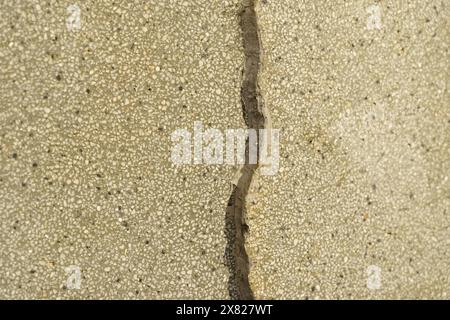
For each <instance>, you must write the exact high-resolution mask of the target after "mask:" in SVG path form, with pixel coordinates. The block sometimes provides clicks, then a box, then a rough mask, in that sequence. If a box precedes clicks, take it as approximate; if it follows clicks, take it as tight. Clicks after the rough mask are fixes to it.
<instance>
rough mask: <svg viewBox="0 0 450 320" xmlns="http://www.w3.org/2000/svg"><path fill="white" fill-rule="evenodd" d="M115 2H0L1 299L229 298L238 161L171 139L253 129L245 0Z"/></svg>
mask: <svg viewBox="0 0 450 320" xmlns="http://www.w3.org/2000/svg"><path fill="white" fill-rule="evenodd" d="M115 3H116V4H115V5H112V2H111V1H94V2H86V1H80V2H78V5H79V8H80V11H81V24H80V26H81V28H80V29H79V30H77V29H76V24H75V23H74V22H72V23H71V24H70V25H71V26H72V27H73V26H75V28H69V29H70V31H69V29H67V27H66V19H67V18H68V17H69V13H68V12H67V11H66V9H67V7H68V6H69V5H70V4H73V3H72V2H66V1H62V2H61V1H59V2H54V1H50V2H49V1H19V2H16V1H15V2H8V1H3V2H2V4H1V6H0V23H1V31H0V35H1V36H0V39H1V40H0V68H1V73H0V83H1V86H0V124H1V128H0V130H1V131H0V147H1V150H0V163H1V166H0V179H1V180H0V217H1V222H0V252H1V254H0V271H1V272H0V297H2V298H220V299H226V298H228V297H229V289H228V286H227V281H228V277H229V273H228V269H227V267H226V266H225V262H224V257H223V255H224V251H225V246H226V238H225V234H224V226H225V221H224V219H225V210H226V206H227V201H228V198H229V197H230V194H231V180H232V178H233V176H234V174H235V170H236V168H234V167H231V166H205V165H197V166H181V167H177V166H175V165H173V164H172V163H171V162H170V157H171V148H172V145H173V143H172V141H171V133H172V132H173V131H174V130H176V129H182V128H187V129H188V130H189V131H192V130H193V125H194V121H201V122H203V125H204V127H205V129H206V128H207V127H214V128H218V129H225V128H245V123H244V121H243V118H242V109H241V103H240V87H241V77H242V75H241V69H242V65H243V61H244V54H243V49H242V39H241V35H240V28H239V18H238V12H239V10H240V1H237V0H236V1H234V0H233V1H223V0H220V1H218V0H217V1H210V0H194V1H192V0H190V1H184V2H183V1H141V2H135V1H116V2H115ZM72 265H75V266H78V267H79V268H80V269H81V275H82V281H81V287H80V289H79V290H76V289H73V290H69V289H70V288H69V289H67V288H66V282H67V281H66V279H67V278H68V277H69V275H68V274H66V272H65V268H67V267H69V266H72Z"/></svg>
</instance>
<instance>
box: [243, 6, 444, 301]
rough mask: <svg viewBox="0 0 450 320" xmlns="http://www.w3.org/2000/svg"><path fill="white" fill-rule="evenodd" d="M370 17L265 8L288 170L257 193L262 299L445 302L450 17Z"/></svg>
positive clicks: (323, 9)
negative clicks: (376, 270)
mask: <svg viewBox="0 0 450 320" xmlns="http://www.w3.org/2000/svg"><path fill="white" fill-rule="evenodd" d="M373 4H374V2H373V1H350V2H349V1H341V0H339V1H332V2H330V1H325V0H323V1H297V0H287V1H283V3H282V4H280V3H279V2H276V1H270V0H269V1H262V2H261V4H260V6H259V8H258V15H259V24H260V30H261V39H262V41H263V50H264V57H263V70H262V73H261V74H260V85H261V88H262V94H263V96H264V99H265V103H266V106H267V108H268V109H269V110H270V112H271V118H272V125H273V127H274V128H279V129H281V150H280V153H281V159H280V162H281V163H280V168H281V170H280V173H279V174H278V175H277V176H275V177H259V179H258V180H257V181H256V182H255V183H254V184H253V187H252V189H251V190H250V194H251V198H250V199H249V201H248V211H249V212H248V224H249V227H250V232H249V236H248V239H247V241H248V243H247V250H248V254H249V257H250V260H251V266H250V284H251V285H252V288H253V291H254V294H255V297H256V298H265V299H266V298H276V299H283V298H299V299H308V298H309V299H313V298H321V299H323V298H339V299H341V298H350V299H351V298H447V299H448V298H449V295H450V292H449V290H450V287H449V283H450V282H449V273H448V267H449V263H450V251H449V245H450V239H449V222H450V221H449V213H450V179H449V172H450V140H449V137H450V135H449V134H450V105H449V101H450V99H449V95H448V81H449V69H448V61H449V53H448V45H449V39H450V38H449V29H448V24H447V22H448V17H449V15H450V11H449V9H450V8H449V6H448V3H446V2H444V1H419V0H417V1H380V2H377V1H376V2H375V4H377V6H378V7H379V8H380V10H379V11H380V12H381V28H374V27H373V26H374V25H376V26H379V24H377V23H374V22H373V21H371V20H369V21H368V19H372V20H373V17H372V16H371V15H372V14H373V12H374V10H373V9H368V8H369V7H370V6H372V5H373ZM375 11H376V10H375ZM373 266H375V268H377V267H378V268H379V270H380V271H381V273H380V274H379V276H377V277H378V280H376V279H375V283H374V280H373V275H369V276H368V274H367V271H368V269H369V271H370V270H373V268H374V267H373ZM371 277H372V278H371ZM380 280H381V281H380ZM376 282H378V284H377V283H376ZM370 288H371V289H370Z"/></svg>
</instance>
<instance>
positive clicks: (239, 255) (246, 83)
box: [225, 0, 266, 300]
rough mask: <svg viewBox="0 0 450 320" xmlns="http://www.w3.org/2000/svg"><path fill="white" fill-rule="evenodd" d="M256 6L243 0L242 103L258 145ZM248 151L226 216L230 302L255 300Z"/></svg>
mask: <svg viewBox="0 0 450 320" xmlns="http://www.w3.org/2000/svg"><path fill="white" fill-rule="evenodd" d="M255 6H256V1H255V0H243V3H242V9H241V12H240V26H241V30H242V38H243V46H244V53H245V64H244V70H243V80H242V86H241V101H242V112H243V116H244V120H245V123H246V125H247V127H248V128H249V129H256V131H257V136H258V139H257V140H258V141H259V129H263V128H265V123H266V117H265V114H264V110H265V109H264V103H263V100H262V97H261V95H260V90H259V86H258V76H259V70H260V64H261V41H260V37H259V30H258V20H257V14H256V10H255ZM257 147H258V146H257ZM249 149H250V145H249V141H248V139H247V143H246V159H247V161H246V164H245V165H244V166H243V167H242V169H241V170H240V178H239V180H238V182H237V184H236V185H235V186H234V188H233V191H232V194H231V196H230V198H229V201H228V206H227V210H226V215H225V236H226V239H227V246H226V249H225V260H226V264H227V267H228V269H229V274H230V275H229V279H228V291H229V294H230V298H231V299H233V300H252V299H254V294H253V291H252V288H251V287H250V283H249V271H250V263H249V258H248V255H247V252H246V249H245V238H246V234H247V233H248V232H249V228H248V225H247V223H246V210H245V208H246V198H247V195H248V190H249V188H250V185H251V183H252V180H253V176H254V174H255V171H256V169H257V168H258V167H259V159H258V162H257V164H250V163H249V161H248V159H249ZM257 150H258V149H257ZM258 154H259V150H258ZM258 158H259V157H258Z"/></svg>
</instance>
